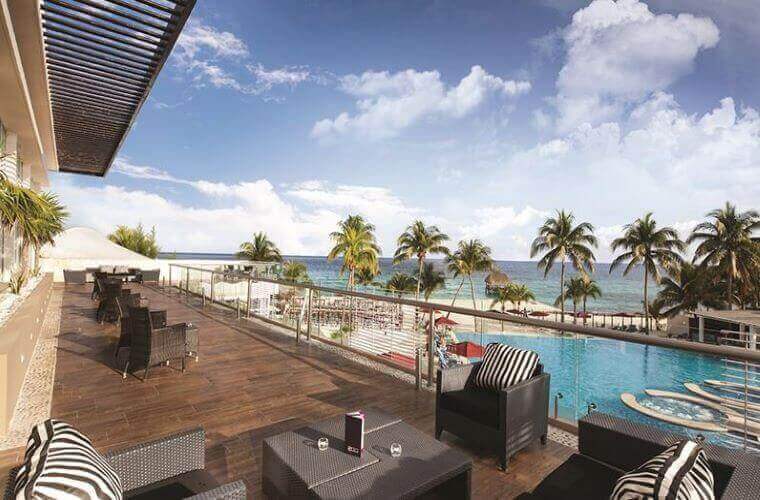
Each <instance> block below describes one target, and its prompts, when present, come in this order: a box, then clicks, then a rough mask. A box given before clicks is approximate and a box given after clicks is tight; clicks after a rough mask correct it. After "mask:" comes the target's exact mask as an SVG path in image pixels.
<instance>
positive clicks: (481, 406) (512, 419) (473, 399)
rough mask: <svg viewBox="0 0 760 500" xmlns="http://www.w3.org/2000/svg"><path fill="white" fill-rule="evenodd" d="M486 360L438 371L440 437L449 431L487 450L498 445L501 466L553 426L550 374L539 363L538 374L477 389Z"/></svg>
mask: <svg viewBox="0 0 760 500" xmlns="http://www.w3.org/2000/svg"><path fill="white" fill-rule="evenodd" d="M481 364H482V362H481V361H478V362H477V363H472V364H468V365H461V366H455V367H451V368H445V369H443V370H438V381H437V386H436V398H435V437H436V439H440V437H441V433H442V432H443V431H444V430H445V431H448V432H451V433H452V434H455V435H457V436H459V437H460V438H462V439H464V440H466V441H470V442H472V443H475V444H476V445H478V446H481V447H484V448H495V449H496V451H497V452H498V453H499V462H500V466H501V469H502V470H507V462H508V461H509V457H511V456H512V455H514V454H515V453H517V452H518V451H519V450H521V449H522V448H524V447H525V446H527V445H529V444H530V443H532V442H534V441H535V440H540V441H541V443H542V444H545V443H546V437H547V433H548V427H549V374H548V373H544V372H543V366H542V365H541V364H538V366H537V367H536V371H535V372H534V373H533V376H532V377H531V378H530V379H528V380H526V381H525V382H521V383H519V384H516V385H513V386H511V387H508V388H506V389H503V390H501V391H499V392H498V393H497V392H494V391H490V390H486V389H479V388H477V387H475V385H474V380H475V375H476V374H477V371H478V369H479V368H480V366H481Z"/></svg>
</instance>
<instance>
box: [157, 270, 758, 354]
mask: <svg viewBox="0 0 760 500" xmlns="http://www.w3.org/2000/svg"><path fill="white" fill-rule="evenodd" d="M169 267H170V268H171V267H177V268H181V269H187V270H192V271H201V272H205V273H212V275H213V274H222V275H223V274H229V273H224V272H219V271H214V270H213V269H204V268H201V267H195V266H188V265H184V264H169ZM248 279H249V280H252V281H263V282H266V283H274V284H278V285H283V286H291V287H294V286H297V287H301V288H304V289H307V290H316V291H320V292H328V293H334V294H341V295H346V296H350V297H358V298H364V299H369V300H376V301H380V302H388V303H392V304H400V305H406V306H411V307H417V308H420V309H425V310H428V309H431V308H432V309H435V310H438V311H445V312H450V313H454V314H463V315H466V316H474V317H476V318H483V319H491V320H495V321H504V322H507V323H515V324H518V325H523V326H532V327H537V328H547V329H551V330H561V331H564V332H569V333H577V334H581V335H588V336H591V337H600V338H605V339H611V340H620V341H623V342H631V343H635V344H642V345H652V346H657V347H668V348H672V349H681V350H685V351H691V352H697V353H701V354H707V355H710V356H727V357H730V358H733V359H736V360H741V361H753V362H758V363H760V351H752V350H749V349H746V348H743V347H733V346H723V345H712V344H702V343H698V342H689V341H686V340H679V339H668V338H661V337H654V336H651V335H641V334H633V333H628V332H622V331H619V330H612V329H610V328H602V327H598V326H588V325H582V324H574V323H563V322H559V321H549V320H543V319H534V318H525V317H522V316H512V315H506V314H501V313H497V312H491V311H479V310H477V309H468V308H464V307H457V306H449V305H446V304H435V303H431V302H423V301H420V300H414V299H403V298H398V297H390V296H389V297H386V296H383V295H375V294H371V293H366V292H357V291H355V290H343V289H339V288H329V287H325V286H321V285H315V284H313V283H299V282H294V281H287V280H280V279H274V278H267V277H261V276H250V277H249V278H248Z"/></svg>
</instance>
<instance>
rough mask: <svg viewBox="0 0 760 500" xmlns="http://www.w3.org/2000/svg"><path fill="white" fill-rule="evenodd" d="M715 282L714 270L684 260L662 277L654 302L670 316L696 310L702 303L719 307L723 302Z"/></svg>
mask: <svg viewBox="0 0 760 500" xmlns="http://www.w3.org/2000/svg"><path fill="white" fill-rule="evenodd" d="M714 282H715V280H714V276H713V272H712V270H710V269H705V270H703V269H700V268H698V267H696V266H694V265H692V264H690V263H688V262H682V263H681V264H680V265H679V266H678V267H677V268H675V269H672V270H671V271H670V275H669V276H664V277H663V278H662V280H661V281H660V291H659V292H657V298H656V299H655V300H654V302H657V303H658V304H659V305H660V306H661V307H662V308H663V309H664V310H663V314H664V315H665V316H668V317H673V316H675V315H676V314H678V313H681V312H684V311H694V310H695V309H697V307H698V306H699V305H700V304H702V305H704V306H706V307H711V308H717V307H720V303H721V302H720V300H719V299H718V294H717V293H716V292H715V286H714ZM654 302H653V303H654Z"/></svg>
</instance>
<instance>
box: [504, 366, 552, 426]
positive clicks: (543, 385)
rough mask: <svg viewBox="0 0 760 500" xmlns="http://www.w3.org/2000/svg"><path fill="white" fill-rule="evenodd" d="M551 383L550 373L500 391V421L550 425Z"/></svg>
mask: <svg viewBox="0 0 760 500" xmlns="http://www.w3.org/2000/svg"><path fill="white" fill-rule="evenodd" d="M549 381H550V375H549V374H548V373H541V374H540V375H535V376H533V377H531V378H529V379H528V380H526V381H524V382H520V383H519V384H515V385H513V386H511V387H507V388H506V389H502V390H501V391H499V410H500V411H501V413H500V415H499V416H500V419H499V420H500V421H504V419H506V422H507V426H509V424H510V423H520V422H522V421H523V420H531V421H535V419H537V418H538V419H540V420H539V421H538V422H536V423H537V424H540V425H541V426H544V425H548V422H549Z"/></svg>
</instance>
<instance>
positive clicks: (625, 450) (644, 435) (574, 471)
mask: <svg viewBox="0 0 760 500" xmlns="http://www.w3.org/2000/svg"><path fill="white" fill-rule="evenodd" d="M684 438H685V436H679V435H677V434H670V433H667V432H664V431H662V430H660V429H657V428H654V427H650V426H648V425H643V424H638V423H635V422H631V421H629V420H624V419H621V418H617V417H613V416H611V415H607V414H605V413H600V412H594V413H591V414H590V415H588V416H586V417H584V418H582V419H581V420H579V421H578V451H579V452H580V453H576V454H574V455H572V456H571V457H570V458H568V459H567V460H566V461H565V462H564V463H563V464H562V465H560V466H559V467H557V468H556V469H555V470H554V471H553V472H552V473H551V474H549V475H548V476H547V477H546V478H544V480H543V481H542V482H541V484H539V485H538V486H537V487H536V489H535V490H533V492H532V493H524V494H522V495H520V496H519V497H518V498H519V499H523V500H529V499H530V500H533V499H535V500H538V499H541V500H553V499H562V500H564V499H567V498H586V499H590V500H592V499H605V500H606V499H608V498H609V497H610V494H611V493H612V490H613V488H614V487H615V483H616V482H617V480H618V478H619V477H620V476H621V475H623V474H624V473H625V472H627V471H630V470H633V469H635V468H637V467H638V466H640V465H641V464H643V463H644V462H646V461H647V460H649V459H650V458H652V457H654V456H655V455H658V454H659V453H662V452H663V451H664V450H665V448H667V447H668V446H670V445H672V444H674V443H676V442H677V441H679V440H681V439H684ZM704 449H705V453H706V454H707V459H708V461H709V462H710V469H711V470H712V473H713V478H714V479H715V498H717V499H734V498H736V499H739V498H758V492H760V456H759V455H756V454H753V453H745V452H743V451H740V450H730V449H728V448H724V447H722V446H715V445H710V444H706V445H705V446H704Z"/></svg>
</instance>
